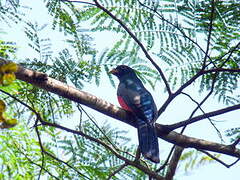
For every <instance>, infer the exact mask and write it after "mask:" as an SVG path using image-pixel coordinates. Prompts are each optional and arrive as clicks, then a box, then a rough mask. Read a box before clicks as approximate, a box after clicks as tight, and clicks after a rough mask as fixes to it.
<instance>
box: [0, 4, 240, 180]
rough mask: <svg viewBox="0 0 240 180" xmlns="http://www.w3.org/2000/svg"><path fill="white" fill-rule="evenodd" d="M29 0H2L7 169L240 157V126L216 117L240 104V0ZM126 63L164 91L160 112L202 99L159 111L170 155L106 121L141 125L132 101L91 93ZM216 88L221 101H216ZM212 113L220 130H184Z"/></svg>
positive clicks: (170, 170) (43, 173) (90, 172)
mask: <svg viewBox="0 0 240 180" xmlns="http://www.w3.org/2000/svg"><path fill="white" fill-rule="evenodd" d="M28 3H29V2H23V1H18V0H2V1H0V22H1V25H2V26H1V28H0V85H1V86H0V92H1V93H0V96H1V97H0V123H1V124H0V127H1V131H0V136H1V138H0V141H1V146H0V148H1V152H2V153H1V155H0V160H1V163H2V166H1V171H0V178H1V179H35V178H36V179H40V178H47V179H96V178H97V179H147V178H149V179H160V180H171V179H173V176H174V175H175V174H176V173H178V171H176V169H177V167H178V166H179V164H184V165H185V169H191V167H196V166H198V165H200V164H206V163H210V162H216V163H220V164H222V165H223V166H225V167H226V168H229V167H231V166H237V164H239V162H238V161H239V159H240V149H239V141H240V127H239V126H233V127H232V128H228V129H226V130H225V131H221V130H220V129H219V128H218V123H219V122H218V121H215V120H214V119H213V117H216V116H218V117H219V116H220V117H221V116H223V115H224V114H226V113H228V112H239V109H240V100H239V99H240V93H239V92H240V91H239V90H240V89H239V82H240V81H239V80H240V26H239V24H240V16H239V12H240V1H238V0H228V1H223V0H211V1H203V0H189V1H185V0H177V1H176V0H175V1H173V0H159V1H156V0H92V1H81V0H76V1H74V0H43V1H38V2H37V4H41V5H42V8H41V12H40V11H39V12H36V9H34V8H33V9H32V7H31V3H29V4H28ZM33 16H34V17H37V18H39V19H41V20H43V22H44V23H43V24H38V23H37V21H36V19H34V17H33ZM41 16H42V17H41ZM39 19H38V20H39ZM46 23H47V24H46ZM18 33H20V35H18ZM96 37H102V39H101V41H96ZM18 38H20V39H18ZM111 38H112V39H111ZM104 39H106V42H107V40H109V39H110V40H111V44H106V42H105V41H104ZM120 64H125V65H128V66H130V67H132V68H133V69H135V70H136V73H137V75H138V76H139V77H140V78H141V80H142V81H143V83H144V84H146V86H148V87H151V88H152V90H154V91H156V92H163V94H164V95H162V96H163V97H164V98H162V97H161V99H163V100H162V104H161V105H160V106H159V107H158V116H159V119H161V118H162V117H163V116H167V115H165V113H166V112H167V110H168V109H169V108H170V106H171V105H172V104H173V103H174V101H175V100H176V99H177V98H179V97H182V96H183V97H184V98H185V99H187V100H186V101H188V102H189V101H190V102H191V103H192V104H194V105H192V109H190V110H188V112H190V113H189V115H188V118H185V119H181V118H178V117H176V119H177V122H175V123H171V124H166V123H164V122H162V121H157V123H156V131H157V135H158V137H159V139H162V140H164V141H166V142H168V143H169V144H171V148H169V149H168V150H167V155H164V156H161V154H160V158H161V162H160V163H159V164H154V163H151V162H150V161H148V160H145V159H144V158H142V157H140V154H139V150H138V148H137V146H136V145H134V144H131V142H132V141H131V140H130V139H129V138H127V137H126V133H127V132H126V131H125V129H123V128H121V127H119V124H118V125H114V123H108V122H106V123H103V124H101V125H99V124H100V123H98V121H100V120H101V117H100V116H98V114H104V115H106V116H105V117H106V119H107V118H110V117H112V118H114V119H115V120H116V121H115V122H119V121H120V122H119V123H121V124H128V125H130V126H132V127H136V124H135V120H134V116H133V115H132V114H131V113H130V112H127V111H125V110H123V109H121V108H119V107H117V106H116V105H113V104H111V103H110V102H108V101H106V100H104V99H102V98H99V97H97V96H95V95H92V93H93V92H94V91H96V90H97V88H98V87H99V88H100V87H101V86H100V84H104V83H109V84H111V85H112V86H113V87H116V81H115V79H113V77H112V75H111V74H109V71H110V70H111V68H113V67H115V66H117V65H120ZM88 84H95V87H96V90H95V89H94V90H93V91H92V92H85V91H84V87H85V86H86V85H88ZM189 89H190V91H191V92H189ZM103 91H104V90H103ZM196 95H197V96H198V97H196ZM158 96H159V97H155V99H159V98H160V93H158ZM211 99H217V101H218V102H219V104H221V108H217V109H206V108H205V107H206V105H207V104H208V103H209V101H211ZM183 104H184V102H183ZM86 106H87V107H89V108H91V109H93V110H94V114H92V111H90V110H89V109H88V108H86ZM183 106H184V105H183ZM179 109H180V108H179ZM175 111H178V109H176V110H175ZM95 113H96V114H95ZM202 120H208V121H209V122H210V123H209V124H210V125H209V127H211V128H212V132H213V133H217V135H218V137H219V141H218V142H215V141H214V140H209V139H202V137H201V135H200V134H199V136H198V137H191V136H190V135H189V134H188V133H187V132H186V131H185V129H186V128H187V129H191V127H192V125H197V123H198V122H199V121H202ZM232 121H234V119H228V120H227V122H226V123H229V124H231V122H232ZM235 121H236V120H235ZM178 130H180V131H178ZM223 137H224V139H225V141H224V140H223ZM160 146H161V144H160ZM222 156H226V157H232V158H233V161H232V163H230V164H228V163H226V162H225V161H224V160H223V159H222V158H221V157H222ZM198 173H200V172H198Z"/></svg>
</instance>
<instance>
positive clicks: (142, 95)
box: [110, 65, 160, 163]
mask: <svg viewBox="0 0 240 180" xmlns="http://www.w3.org/2000/svg"><path fill="white" fill-rule="evenodd" d="M110 73H111V74H113V75H115V76H116V77H117V78H118V79H119V81H120V82H119V84H118V89H117V98H118V102H119V104H120V106H121V107H122V108H123V109H125V110H126V111H131V112H132V113H133V115H134V117H135V118H136V124H137V132H138V141H139V149H140V152H141V154H142V155H143V157H144V158H146V159H148V160H150V161H152V162H154V163H159V162H160V158H159V147H158V139H157V134H156V130H155V121H156V120H157V117H158V115H157V107H156V104H155V102H154V100H153V97H152V95H151V93H150V92H149V91H148V90H147V89H146V88H145V87H144V85H143V83H142V82H141V80H140V79H139V78H138V77H137V75H136V73H135V71H134V69H132V68H130V67H129V66H126V65H119V66H117V67H116V68H114V69H112V70H111V71H110Z"/></svg>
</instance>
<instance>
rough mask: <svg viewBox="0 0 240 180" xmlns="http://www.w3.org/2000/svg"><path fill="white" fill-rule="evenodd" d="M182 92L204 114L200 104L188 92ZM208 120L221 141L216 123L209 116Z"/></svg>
mask: <svg viewBox="0 0 240 180" xmlns="http://www.w3.org/2000/svg"><path fill="white" fill-rule="evenodd" d="M182 94H184V95H186V96H187V97H189V98H190V99H191V100H192V101H193V102H194V103H196V104H197V105H198V106H199V109H200V110H201V111H202V113H203V114H206V113H205V111H204V110H203V109H202V108H201V106H200V105H199V103H198V102H197V101H195V100H194V99H193V98H192V97H191V96H190V95H189V94H187V93H184V92H182ZM207 119H208V121H209V122H210V124H211V125H212V126H213V128H214V129H215V130H216V131H217V134H218V136H219V137H220V139H221V140H222V141H223V138H222V135H221V132H220V131H219V130H218V128H217V127H216V125H215V124H214V123H213V122H212V121H213V120H212V119H211V118H207Z"/></svg>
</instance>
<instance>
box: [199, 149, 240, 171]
mask: <svg viewBox="0 0 240 180" xmlns="http://www.w3.org/2000/svg"><path fill="white" fill-rule="evenodd" d="M198 151H200V152H202V153H204V154H206V155H208V156H209V157H210V158H212V159H214V160H215V161H217V162H219V163H220V164H222V165H223V166H225V167H227V168H230V167H231V166H233V165H235V164H236V163H237V162H238V161H239V160H240V158H238V159H237V160H236V161H234V162H233V163H231V164H226V163H225V162H223V161H222V160H220V159H218V158H217V157H215V156H214V155H212V154H210V153H209V152H207V151H204V150H201V149H198Z"/></svg>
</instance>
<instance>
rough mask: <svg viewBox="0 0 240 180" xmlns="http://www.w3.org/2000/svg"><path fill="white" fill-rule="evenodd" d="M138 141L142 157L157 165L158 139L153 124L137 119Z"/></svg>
mask: <svg viewBox="0 0 240 180" xmlns="http://www.w3.org/2000/svg"><path fill="white" fill-rule="evenodd" d="M138 140H139V147H140V151H141V153H142V154H143V156H144V157H145V158H146V159H149V160H151V161H153V162H155V163H159V161H160V160H159V148H158V139H157V134H156V130H155V126H154V124H152V123H146V122H145V121H143V120H140V119H138Z"/></svg>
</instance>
